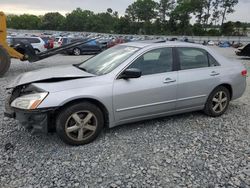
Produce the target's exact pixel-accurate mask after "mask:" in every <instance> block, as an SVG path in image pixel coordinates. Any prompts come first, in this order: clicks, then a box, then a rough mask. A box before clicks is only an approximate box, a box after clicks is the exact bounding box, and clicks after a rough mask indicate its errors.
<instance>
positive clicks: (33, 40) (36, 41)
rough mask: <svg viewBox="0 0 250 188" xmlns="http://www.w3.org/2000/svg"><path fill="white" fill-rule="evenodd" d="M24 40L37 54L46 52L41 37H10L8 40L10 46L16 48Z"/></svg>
mask: <svg viewBox="0 0 250 188" xmlns="http://www.w3.org/2000/svg"><path fill="white" fill-rule="evenodd" d="M23 40H26V41H28V42H29V43H30V44H31V45H32V47H33V48H34V50H35V52H36V53H39V52H44V51H46V48H45V42H44V41H43V39H41V38H40V37H8V39H7V41H8V43H9V45H10V46H15V45H17V44H18V43H20V42H21V41H23Z"/></svg>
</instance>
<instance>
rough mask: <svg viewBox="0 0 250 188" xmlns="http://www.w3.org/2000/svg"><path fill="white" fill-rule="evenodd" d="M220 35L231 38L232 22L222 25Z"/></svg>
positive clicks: (232, 32)
mask: <svg viewBox="0 0 250 188" xmlns="http://www.w3.org/2000/svg"><path fill="white" fill-rule="evenodd" d="M221 33H222V34H223V35H226V36H231V35H233V34H234V24H233V22H227V23H224V24H223V25H222V28H221Z"/></svg>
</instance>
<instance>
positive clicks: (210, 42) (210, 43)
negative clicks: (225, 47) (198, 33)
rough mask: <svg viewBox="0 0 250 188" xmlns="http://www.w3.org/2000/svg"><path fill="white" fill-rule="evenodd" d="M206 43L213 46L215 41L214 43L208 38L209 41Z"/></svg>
mask: <svg viewBox="0 0 250 188" xmlns="http://www.w3.org/2000/svg"><path fill="white" fill-rule="evenodd" d="M207 45H209V46H214V45H215V43H214V41H211V40H209V41H208V42H207Z"/></svg>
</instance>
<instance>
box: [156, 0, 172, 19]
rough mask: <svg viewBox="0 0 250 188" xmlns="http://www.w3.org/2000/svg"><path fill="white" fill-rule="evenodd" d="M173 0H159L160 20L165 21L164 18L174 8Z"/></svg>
mask: <svg viewBox="0 0 250 188" xmlns="http://www.w3.org/2000/svg"><path fill="white" fill-rule="evenodd" d="M174 5H175V1H174V0H160V3H159V7H158V11H159V17H160V20H161V21H162V22H165V21H166V18H167V17H168V16H170V14H171V12H172V11H173V9H174Z"/></svg>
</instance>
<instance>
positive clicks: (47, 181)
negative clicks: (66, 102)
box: [0, 47, 250, 188]
mask: <svg viewBox="0 0 250 188" xmlns="http://www.w3.org/2000/svg"><path fill="white" fill-rule="evenodd" d="M213 48H215V50H217V51H218V52H220V53H222V54H223V55H225V56H226V57H229V58H231V59H237V60H239V61H242V62H243V63H244V64H245V65H246V67H247V69H248V71H249V72H250V58H249V59H248V58H239V57H236V56H235V55H234V50H233V49H232V48H218V47H213ZM89 57H90V56H78V57H76V56H62V55H57V56H55V57H51V58H48V59H44V60H42V61H40V62H38V63H34V64H30V63H27V62H20V61H18V60H13V61H12V62H13V63H12V65H11V68H10V70H9V72H8V73H7V74H6V76H5V77H3V78H0V87H1V88H0V119H1V121H0V141H1V142H0V187H8V188H9V187H60V186H61V187H171V186H172V187H177V186H179V187H220V186H221V187H240V186H241V187H249V186H250V108H249V107H250V85H249V78H247V80H248V85H247V90H246V92H245V94H244V96H243V97H242V98H240V99H238V100H236V101H233V102H232V103H231V105H230V106H229V109H228V111H227V113H225V114H224V115H223V116H221V117H219V118H212V117H208V116H205V115H204V114H203V113H201V112H195V113H188V114H183V115H177V116H171V117H165V118H160V119H155V120H150V121H143V122H139V123H133V124H129V125H123V126H119V127H116V128H113V129H105V130H104V131H103V133H102V134H101V135H100V136H99V137H98V139H97V140H96V141H94V142H93V143H90V144H88V145H84V146H80V147H72V146H68V145H65V144H64V143H63V142H62V141H60V140H59V138H58V137H57V136H56V134H54V135H51V134H50V135H39V136H32V135H30V133H28V131H26V130H25V129H24V128H22V127H21V126H19V125H18V124H17V122H16V121H13V120H11V119H8V118H5V117H4V116H3V111H4V102H5V97H6V95H7V91H6V90H5V88H6V87H7V86H8V84H9V83H10V82H11V81H12V80H13V79H14V78H15V76H17V75H19V74H20V73H23V72H26V71H31V70H37V69H39V68H44V67H50V66H55V65H65V64H69V63H78V62H81V61H83V60H84V59H87V58H89Z"/></svg>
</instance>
